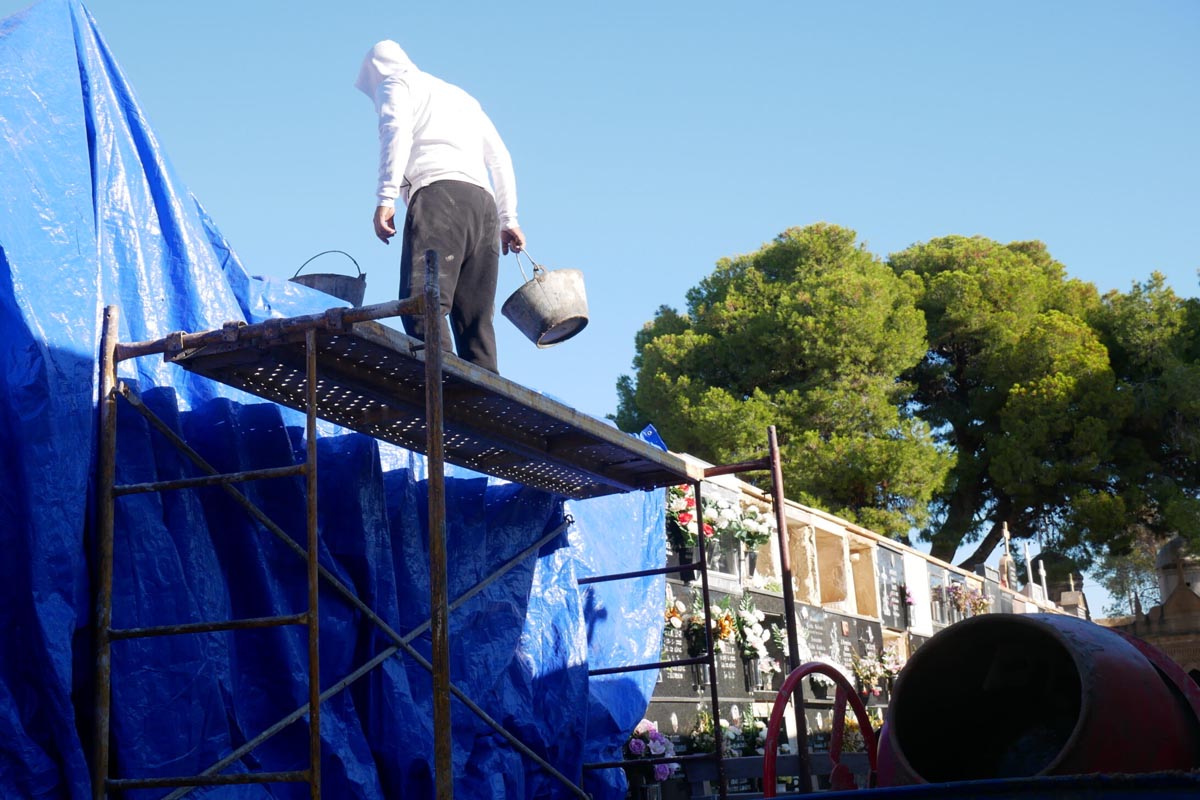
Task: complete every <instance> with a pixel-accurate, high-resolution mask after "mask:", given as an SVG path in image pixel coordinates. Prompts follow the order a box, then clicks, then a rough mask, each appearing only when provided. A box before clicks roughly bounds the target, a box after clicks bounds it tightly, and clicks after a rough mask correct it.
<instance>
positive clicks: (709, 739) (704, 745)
mask: <svg viewBox="0 0 1200 800" xmlns="http://www.w3.org/2000/svg"><path fill="white" fill-rule="evenodd" d="M718 728H719V729H720V731H721V742H722V745H723V747H724V749H725V754H726V755H735V754H737V753H738V752H740V751H741V749H742V746H743V739H742V729H741V728H739V727H738V726H737V725H730V724H729V721H728V720H724V719H720V720H717V724H716V725H713V717H712V714H711V713H709V712H708V711H707V710H706V709H700V711H698V712H697V713H696V721H695V722H694V723H692V729H691V731H689V732H688V749H689V750H690V751H691V752H694V753H711V752H713V751H714V750H716V749H717V738H716V730H717V729H718Z"/></svg>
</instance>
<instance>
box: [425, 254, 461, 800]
mask: <svg viewBox="0 0 1200 800" xmlns="http://www.w3.org/2000/svg"><path fill="white" fill-rule="evenodd" d="M424 297H425V308H424V322H425V441H426V450H425V453H426V456H427V457H428V469H429V612H430V613H429V618H430V620H431V625H430V629H431V636H432V638H433V735H434V741H433V763H434V780H435V783H436V785H437V797H438V800H452V798H453V797H454V768H453V758H452V756H453V739H452V738H451V723H450V631H449V624H450V612H449V610H448V608H449V604H450V600H449V590H448V588H447V577H446V474H445V452H444V449H443V445H444V443H443V433H444V432H443V430H442V425H443V417H442V325H441V323H442V316H441V298H440V296H439V290H438V254H437V252H436V251H434V250H426V251H425V295H424Z"/></svg>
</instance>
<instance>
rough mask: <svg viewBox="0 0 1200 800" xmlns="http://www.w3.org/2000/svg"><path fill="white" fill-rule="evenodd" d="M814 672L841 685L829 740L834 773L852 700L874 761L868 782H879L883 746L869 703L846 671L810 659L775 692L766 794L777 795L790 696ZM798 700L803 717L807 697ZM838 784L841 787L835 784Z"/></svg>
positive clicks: (797, 693) (798, 712) (765, 763)
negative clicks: (777, 767) (782, 730)
mask: <svg viewBox="0 0 1200 800" xmlns="http://www.w3.org/2000/svg"><path fill="white" fill-rule="evenodd" d="M814 674H820V675H824V676H826V677H828V678H830V679H832V680H833V682H834V684H835V685H836V686H837V694H836V695H835V698H834V701H833V708H834V712H833V714H834V716H833V735H832V737H831V739H830V742H829V760H830V761H831V762H833V769H834V773H835V774H836V773H837V772H839V770H838V767H840V766H842V764H841V757H842V734H843V732H844V728H845V723H846V704H847V703H849V705H850V707H851V708H853V709H854V716H855V717H856V718H857V719H858V727H859V729H860V730H861V731H862V737H863V743H864V746H865V747H866V750H867V759H868V761H869V762H870V764H871V770H870V773H869V775H868V786H871V787H874V786H875V775H876V772H877V764H876V759H877V757H878V750H879V747H878V738H877V736H876V734H875V729H874V728H872V727H871V718H870V717H869V716H868V715H867V707H866V706H865V705H863V702H862V700H859V699H858V695H857V694H856V693H855V691H854V687H853V686H851V685H850V681H849V680H847V679H846V676H845V675H843V674H842V673H841V672H839V671H838V670H837V669H835V668H834V667H832V666H831V665H829V664H825V663H822V662H820V661H810V662H808V663H807V664H801V665H800V666H799V667H796V668H795V669H794V670H792V671H791V673H790V674H788V676H787V679H786V680H784V682H783V686H781V687H780V688H779V693H778V694H777V695H776V696H775V705H774V706H773V707H772V709H771V719H770V721H768V722H767V738H766V748H765V749H766V752H765V754H764V755H763V787H762V788H763V797H774V796H775V762H776V759H777V756H778V750H779V729H780V727H781V726H782V725H783V715H784V712H785V711H786V709H787V703H788V698H790V697H793V696H796V697H799V696H800V691H799V690H800V681H802V680H804V679H805V678H806V677H808V676H809V675H814ZM797 702H799V703H800V705H799V706H798V707H797V709H796V716H798V717H802V715H803V713H804V708H803V700H799V701H797ZM834 788H835V789H836V788H839V787H836V786H835V787H834Z"/></svg>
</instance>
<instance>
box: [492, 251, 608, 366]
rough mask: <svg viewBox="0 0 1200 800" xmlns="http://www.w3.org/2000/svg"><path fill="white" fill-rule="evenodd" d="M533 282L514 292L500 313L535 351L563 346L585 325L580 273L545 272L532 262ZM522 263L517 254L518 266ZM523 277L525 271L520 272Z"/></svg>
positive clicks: (584, 297)
mask: <svg viewBox="0 0 1200 800" xmlns="http://www.w3.org/2000/svg"><path fill="white" fill-rule="evenodd" d="M530 263H533V279H532V280H528V279H527V280H526V281H525V284H524V285H523V286H521V288H519V289H517V291H515V292H513V293H512V294H511V295H510V296H509V298H508V299H507V300H505V301H504V305H503V306H501V307H500V313H501V314H503V315H504V316H505V317H507V318H508V319H509V321H510V322H512V324H513V325H516V326H517V329H518V330H519V331H521V333H523V334H525V336H526V337H528V338H529V340H530V341H531V342H533V343H534V344H536V345H537V346H538V347H542V348H545V347H552V346H553V345H556V344H558V343H559V342H565V341H566V340H567V339H570V338H571V337H572V336H574V335H575V334H577V333H579V332H580V331H581V330H583V329H584V328H585V327H587V324H588V307H587V294H586V293H585V291H584V288H583V273H582V272H580V271H579V270H577V269H556V270H546V269H545V268H543V267H542V266H541V265H539V264H537V263H535V262H533V259H530ZM520 264H521V259H520V256H519V254H518V257H517V266H520ZM521 275H522V277H525V270H524V268H522V269H521Z"/></svg>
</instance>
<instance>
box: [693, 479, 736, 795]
mask: <svg viewBox="0 0 1200 800" xmlns="http://www.w3.org/2000/svg"><path fill="white" fill-rule="evenodd" d="M700 484H701V482H700V481H696V482H695V483H694V484H692V492H693V494H694V495H695V497H696V547H697V548H698V549H699V551H700V592H701V596H702V597H703V598H704V636H705V641H706V642H707V643H708V657H707V659H706V662H705V664H704V668H705V669H707V670H708V693H709V702H710V703H711V704H712V718H713V742H714V743H715V745H716V748H715V755H716V759H717V796H718V797H719V798H721V800H725V798H726V797H727V796H728V792H729V787H728V785H727V781H726V778H725V742H724V737H723V736H722V735H721V698H720V694H719V692H718V690H717V650H716V645H717V643H716V640H715V639H714V638H713V624H712V595H711V594H710V593H709V589H708V552H707V549H706V548H705V546H704V538H705V537H704V498H703V496H702V495H701V489H700Z"/></svg>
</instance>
